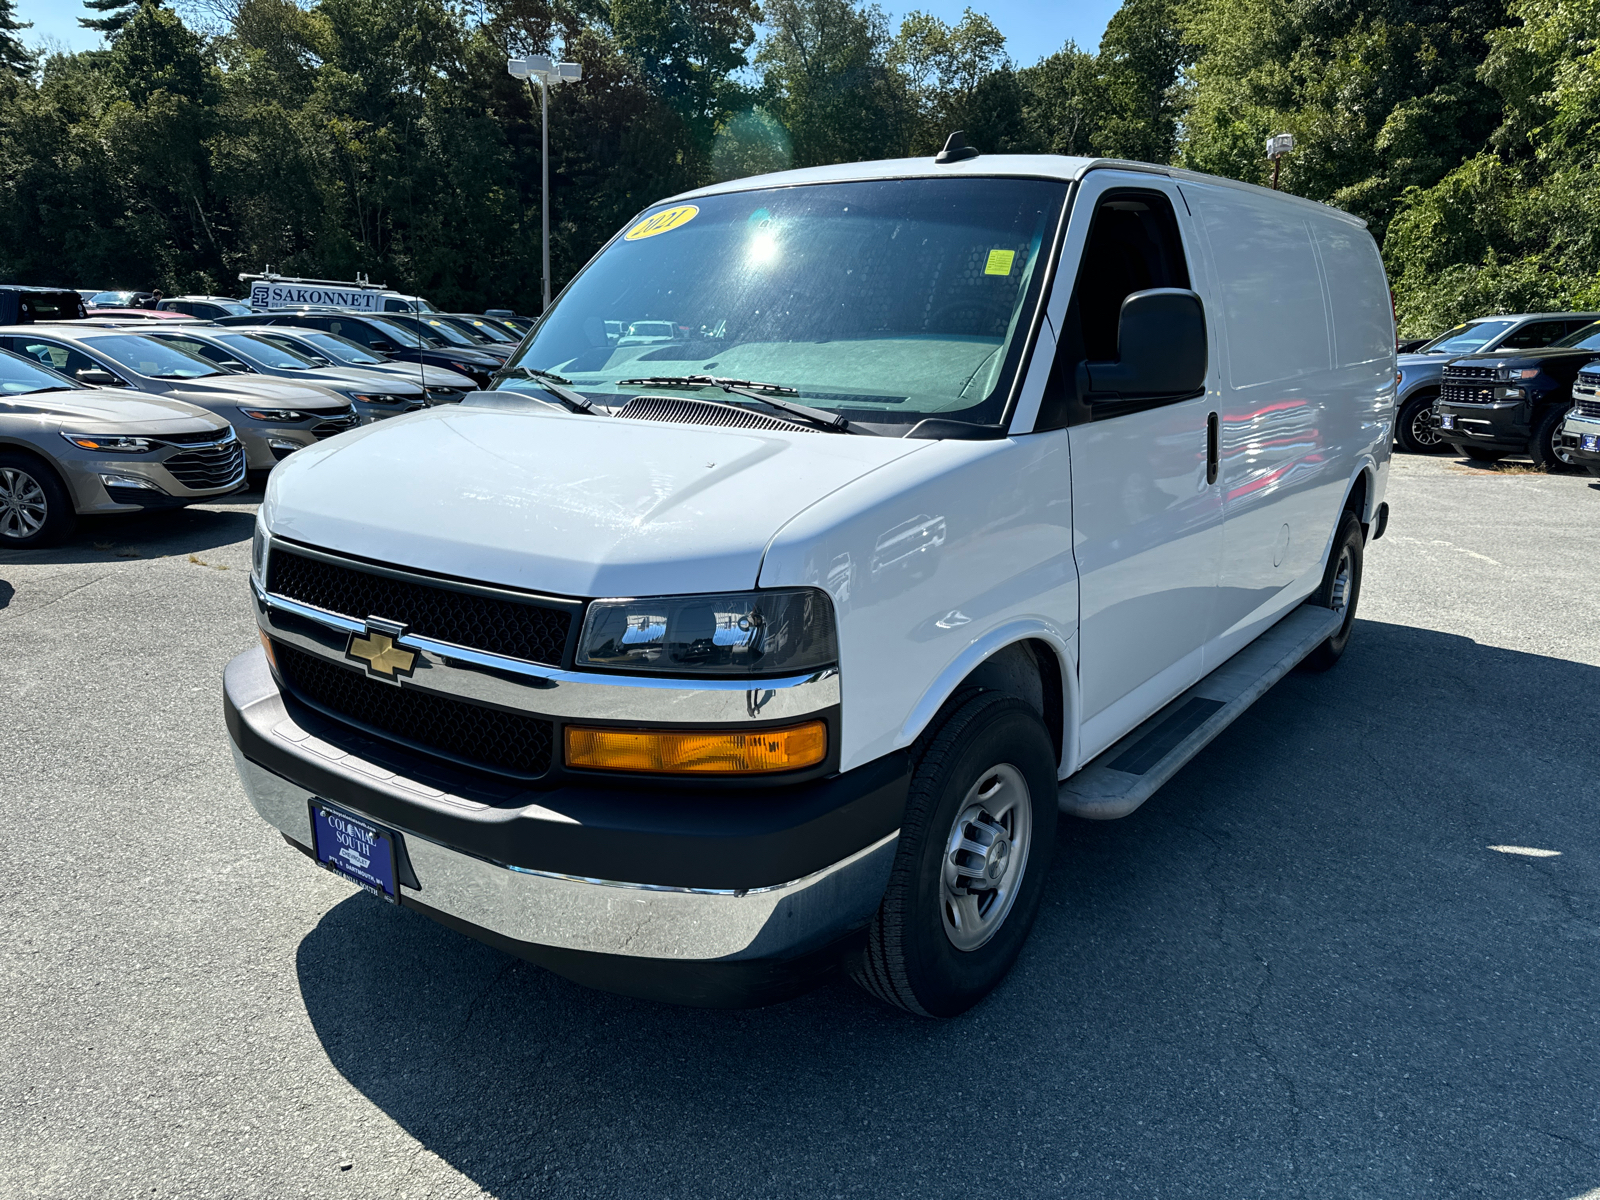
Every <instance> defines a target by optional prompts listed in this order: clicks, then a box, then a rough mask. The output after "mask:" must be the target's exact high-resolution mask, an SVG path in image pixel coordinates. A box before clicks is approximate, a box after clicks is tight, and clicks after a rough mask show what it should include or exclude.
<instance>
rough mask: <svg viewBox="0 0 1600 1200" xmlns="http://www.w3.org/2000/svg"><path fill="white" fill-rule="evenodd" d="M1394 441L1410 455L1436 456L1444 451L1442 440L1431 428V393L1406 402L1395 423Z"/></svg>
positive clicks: (1435, 430)
mask: <svg viewBox="0 0 1600 1200" xmlns="http://www.w3.org/2000/svg"><path fill="white" fill-rule="evenodd" d="M1394 436H1395V440H1396V441H1397V442H1399V443H1400V448H1401V449H1402V450H1406V451H1409V452H1410V453H1412V454H1437V453H1438V452H1439V451H1440V450H1442V449H1444V438H1443V436H1442V435H1441V434H1440V433H1439V431H1438V430H1437V429H1435V428H1434V427H1433V393H1432V392H1429V393H1428V394H1427V395H1424V396H1416V397H1413V398H1412V399H1410V400H1407V401H1406V402H1405V404H1404V406H1402V407H1401V409H1400V416H1399V417H1398V419H1396V421H1395V427H1394Z"/></svg>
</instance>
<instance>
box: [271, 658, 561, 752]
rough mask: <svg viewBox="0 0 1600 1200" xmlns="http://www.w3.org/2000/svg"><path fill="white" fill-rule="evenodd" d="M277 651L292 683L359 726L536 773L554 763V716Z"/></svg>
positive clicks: (282, 669) (413, 743) (281, 667)
mask: <svg viewBox="0 0 1600 1200" xmlns="http://www.w3.org/2000/svg"><path fill="white" fill-rule="evenodd" d="M272 651H273V658H274V659H275V660H276V661H277V664H278V670H279V671H280V672H281V673H282V674H283V677H284V681H285V682H286V683H287V684H288V685H289V687H290V688H291V689H293V690H294V691H295V692H298V693H299V694H300V695H301V696H302V697H303V698H304V699H306V700H309V701H311V703H313V704H315V705H317V706H319V707H321V708H324V709H327V710H328V711H329V712H332V713H336V714H338V715H339V716H342V717H347V718H349V719H350V720H351V721H354V722H356V723H357V724H359V725H364V726H366V727H367V728H369V729H372V730H376V731H377V732H379V733H386V734H388V735H390V736H391V737H394V738H397V739H399V740H401V741H403V742H405V743H407V744H408V745H410V746H414V747H417V748H419V749H431V750H436V751H439V752H441V753H443V754H447V755H449V756H450V757H452V758H457V759H462V760H465V761H467V762H470V763H477V764H479V765H481V766H484V767H487V768H489V769H490V770H493V771H501V772H506V773H509V774H513V775H521V776H524V777H532V776H537V775H543V774H544V773H545V772H546V771H548V770H549V769H550V750H551V746H552V745H553V735H552V731H551V727H550V722H549V721H541V720H540V719H539V718H537V717H526V716H522V715H520V714H517V713H509V712H502V711H501V710H500V709H497V708H480V707H479V706H478V705H476V704H468V703H466V702H464V701H461V700H453V699H451V698H450V697H448V696H439V695H435V694H434V693H432V692H425V691H422V690H421V689H419V688H413V687H405V686H401V687H395V686H394V685H393V684H389V683H382V682H380V681H378V680H375V679H369V678H367V676H366V673H365V672H364V671H359V670H352V669H350V668H347V667H343V666H341V665H339V664H338V663H332V662H329V661H328V660H327V659H324V658H319V657H317V656H316V655H314V654H307V653H306V652H304V651H303V650H297V649H295V648H294V647H293V646H287V645H285V644H284V643H282V642H278V641H274V642H273V643H272Z"/></svg>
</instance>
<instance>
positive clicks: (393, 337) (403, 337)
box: [361, 313, 438, 350]
mask: <svg viewBox="0 0 1600 1200" xmlns="http://www.w3.org/2000/svg"><path fill="white" fill-rule="evenodd" d="M394 315H395V314H394V313H387V314H385V317H388V318H392V317H394ZM361 319H362V320H363V321H365V322H366V323H367V324H369V325H371V326H372V327H373V328H374V329H376V330H377V331H378V332H379V333H381V334H383V336H384V337H386V338H388V339H389V340H390V341H391V342H393V343H394V344H395V345H397V346H403V347H405V348H406V349H407V350H416V349H418V348H422V347H429V346H434V345H437V344H438V343H437V342H435V341H434V340H433V339H432V338H424V337H420V336H419V335H418V334H417V333H416V332H415V331H413V330H412V329H410V328H409V327H408V326H405V325H401V324H400V323H399V322H398V321H395V320H391V319H383V318H379V317H367V316H363V317H362V318H361Z"/></svg>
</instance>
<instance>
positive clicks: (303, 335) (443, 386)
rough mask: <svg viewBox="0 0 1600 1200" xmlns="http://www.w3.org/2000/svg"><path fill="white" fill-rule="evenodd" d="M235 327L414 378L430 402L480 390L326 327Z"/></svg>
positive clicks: (335, 359)
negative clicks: (384, 354)
mask: <svg viewBox="0 0 1600 1200" xmlns="http://www.w3.org/2000/svg"><path fill="white" fill-rule="evenodd" d="M234 328H236V329H238V330H239V332H241V333H248V334H249V335H250V336H251V337H258V338H261V339H263V340H264V341H268V342H271V343H273V344H274V345H276V346H282V347H283V348H284V349H285V350H295V351H298V352H299V353H301V354H305V355H309V356H311V357H314V358H322V359H326V360H327V361H328V362H330V363H332V364H334V365H336V366H341V367H360V368H361V369H362V370H364V371H377V372H380V373H381V374H384V375H389V376H394V377H399V378H402V379H410V380H414V381H416V382H417V383H419V384H421V385H422V388H423V390H424V391H425V392H426V393H427V396H428V403H429V404H457V403H459V402H460V401H461V400H463V399H464V398H465V397H466V395H467V393H468V392H474V391H477V390H478V385H477V383H476V382H475V381H474V380H473V379H472V377H471V376H470V375H463V374H461V373H460V372H459V371H451V370H448V369H446V368H444V367H434V366H429V365H427V364H425V363H415V364H413V363H409V362H400V361H396V360H395V359H392V358H384V357H383V356H382V355H378V354H374V353H372V351H370V350H368V349H367V348H366V347H365V346H363V345H362V344H361V343H360V342H352V341H351V340H350V339H349V338H346V337H340V336H339V335H338V334H337V333H329V332H327V331H326V330H323V329H302V328H301V327H300V326H298V325H239V326H235V327H234Z"/></svg>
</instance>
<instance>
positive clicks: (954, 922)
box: [851, 691, 1057, 1017]
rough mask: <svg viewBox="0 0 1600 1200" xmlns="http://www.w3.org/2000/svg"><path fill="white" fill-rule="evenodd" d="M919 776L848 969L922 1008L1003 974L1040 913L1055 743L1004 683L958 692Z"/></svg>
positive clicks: (952, 1010) (1050, 843)
mask: <svg viewBox="0 0 1600 1200" xmlns="http://www.w3.org/2000/svg"><path fill="white" fill-rule="evenodd" d="M951 708H952V709H953V711H949V712H948V715H946V716H944V717H943V719H942V723H940V724H938V725H937V726H936V728H935V731H934V732H933V734H932V736H931V737H929V738H927V740H926V741H925V742H924V744H923V747H922V750H921V752H920V754H919V755H918V756H917V764H916V767H915V768H914V770H913V773H912V776H911V788H910V792H909V794H908V796H907V798H906V813H905V819H904V820H903V821H902V822H901V825H900V842H899V846H898V847H897V849H896V851H895V860H894V866H893V868H892V869H891V872H890V876H889V886H888V888H887V890H886V891H885V892H884V896H883V902H882V904H881V905H879V907H878V911H877V914H876V915H875V916H874V917H873V919H872V924H871V926H870V927H869V929H868V933H867V948H866V950H865V952H864V953H863V954H862V956H861V958H860V959H859V960H858V962H857V963H856V964H855V965H854V967H853V968H852V971H851V974H852V976H853V977H854V979H855V981H856V982H857V983H859V984H860V985H861V986H862V987H863V988H865V989H866V990H867V991H868V992H870V993H872V995H874V996H876V997H877V998H878V999H880V1000H882V1001H883V1002H884V1003H886V1004H892V1005H894V1006H895V1007H896V1008H903V1009H905V1010H906V1011H907V1012H911V1013H916V1014H918V1015H919V1016H925V1017H953V1016H956V1015H957V1014H958V1013H962V1012H965V1011H966V1010H967V1009H969V1008H971V1007H972V1006H973V1005H974V1004H976V1003H978V1001H980V1000H982V999H983V998H984V996H986V995H988V994H989V992H990V991H991V990H992V989H993V988H994V987H995V985H996V984H998V983H999V982H1000V981H1001V980H1002V979H1003V978H1005V975H1006V972H1007V971H1009V970H1010V969H1011V964H1012V963H1014V962H1015V961H1016V958H1017V954H1018V953H1019V952H1020V951H1021V949H1022V943H1023V941H1024V940H1025V939H1026V938H1027V936H1028V930H1029V928H1031V927H1032V925H1033V918H1034V915H1035V913H1037V912H1038V908H1039V899H1040V896H1041V895H1042V894H1043V891H1044V882H1045V875H1046V874H1047V872H1048V868H1049V865H1050V854H1051V851H1052V849H1053V848H1054V845H1055V831H1056V814H1057V808H1056V754H1055V748H1054V746H1053V745H1052V743H1051V740H1050V735H1049V733H1048V732H1047V731H1046V729H1045V726H1044V722H1043V721H1042V720H1040V719H1039V714H1038V713H1037V712H1035V711H1034V710H1033V709H1032V708H1031V707H1029V706H1028V705H1027V704H1025V703H1024V702H1023V701H1021V700H1018V699H1015V698H1014V697H1011V696H1006V695H1004V694H1002V693H1000V692H987V691H985V692H977V693H975V694H970V695H969V696H968V697H966V698H965V699H963V700H959V701H956V702H953V704H952V706H951Z"/></svg>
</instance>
